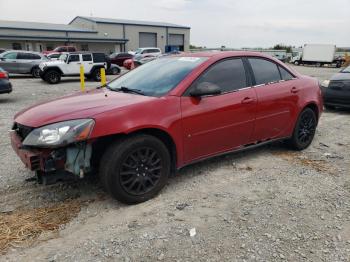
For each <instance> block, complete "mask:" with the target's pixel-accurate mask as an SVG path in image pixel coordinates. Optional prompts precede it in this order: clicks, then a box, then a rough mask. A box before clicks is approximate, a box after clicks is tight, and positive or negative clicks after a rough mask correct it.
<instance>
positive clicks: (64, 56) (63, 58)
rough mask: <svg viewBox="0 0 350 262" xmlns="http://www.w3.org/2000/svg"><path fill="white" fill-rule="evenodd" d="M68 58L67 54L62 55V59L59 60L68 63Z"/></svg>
mask: <svg viewBox="0 0 350 262" xmlns="http://www.w3.org/2000/svg"><path fill="white" fill-rule="evenodd" d="M67 57H68V55H67V54H62V55H60V57H59V58H58V59H59V60H62V61H66V60H67Z"/></svg>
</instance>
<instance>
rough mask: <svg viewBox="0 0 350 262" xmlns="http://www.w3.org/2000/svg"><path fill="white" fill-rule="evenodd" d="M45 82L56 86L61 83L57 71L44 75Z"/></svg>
mask: <svg viewBox="0 0 350 262" xmlns="http://www.w3.org/2000/svg"><path fill="white" fill-rule="evenodd" d="M45 80H46V81H47V82H48V83H50V84H57V83H59V82H60V81H61V75H60V73H58V72H57V71H54V70H52V71H49V72H47V73H46V74H45Z"/></svg>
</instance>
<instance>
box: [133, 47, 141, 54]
mask: <svg viewBox="0 0 350 262" xmlns="http://www.w3.org/2000/svg"><path fill="white" fill-rule="evenodd" d="M142 50H143V49H141V48H139V49H136V51H135V54H140V53H141V52H142Z"/></svg>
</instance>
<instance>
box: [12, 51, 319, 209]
mask: <svg viewBox="0 0 350 262" xmlns="http://www.w3.org/2000/svg"><path fill="white" fill-rule="evenodd" d="M322 108H323V104H322V98H321V91H320V88H319V83H318V81H317V80H316V79H314V78H311V77H308V76H303V75H300V74H299V73H297V72H295V71H294V70H291V69H290V68H288V67H287V66H286V65H284V64H283V63H281V62H280V61H278V60H276V59H274V58H272V57H269V56H265V55H263V54H259V53H253V52H210V53H196V54H182V55H180V56H168V57H164V58H159V59H157V60H154V61H152V62H150V63H147V64H145V65H143V66H141V67H139V68H136V69H135V70H132V71H130V72H129V73H127V74H125V75H123V76H121V77H120V78H118V79H116V80H114V81H112V82H110V83H108V85H107V86H106V88H99V89H96V90H91V91H89V92H85V93H76V94H73V95H69V96H65V97H62V98H59V99H55V100H52V101H49V102H45V103H41V104H38V105H35V106H32V107H30V108H28V109H26V110H23V111H22V112H19V113H18V114H17V115H16V116H15V119H14V125H13V130H12V131H11V141H12V146H13V149H14V150H15V151H16V153H17V154H18V156H19V157H20V159H21V160H22V161H23V163H24V164H25V165H26V166H27V167H28V168H29V169H30V170H32V171H35V172H36V174H37V175H38V177H39V178H40V179H41V181H43V182H52V181H56V180H59V179H64V177H67V176H69V175H70V176H74V177H76V178H83V177H84V176H85V175H86V174H88V173H92V174H99V177H100V180H101V183H102V185H103V186H104V188H105V189H106V191H108V192H109V193H110V194H111V195H112V196H113V197H114V198H116V199H118V200H120V201H122V202H125V203H129V204H132V203H139V202H142V201H146V200H148V199H150V198H152V197H154V196H155V195H156V194H157V193H158V192H159V191H160V190H161V189H162V188H163V187H164V186H165V184H166V182H167V179H168V177H169V176H170V175H171V174H175V173H176V170H178V169H180V168H182V167H184V166H186V165H189V164H192V163H194V162H197V161H200V160H203V159H207V158H209V157H213V156H217V155H220V154H226V153H229V152H233V151H239V150H244V149H249V148H252V147H255V146H259V145H264V144H266V143H271V142H274V141H277V140H285V141H286V143H288V144H289V145H290V146H291V147H293V148H295V149H297V150H302V149H305V148H306V147H308V146H309V145H310V144H311V142H312V140H313V137H314V135H315V130H316V127H317V124H318V120H319V117H320V115H321V113H322Z"/></svg>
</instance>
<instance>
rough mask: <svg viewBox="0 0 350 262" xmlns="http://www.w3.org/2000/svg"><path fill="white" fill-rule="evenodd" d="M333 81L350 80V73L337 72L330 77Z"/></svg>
mask: <svg viewBox="0 0 350 262" xmlns="http://www.w3.org/2000/svg"><path fill="white" fill-rule="evenodd" d="M330 80H331V81H339V80H350V73H337V74H335V75H333V76H332V77H331V79H330Z"/></svg>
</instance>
